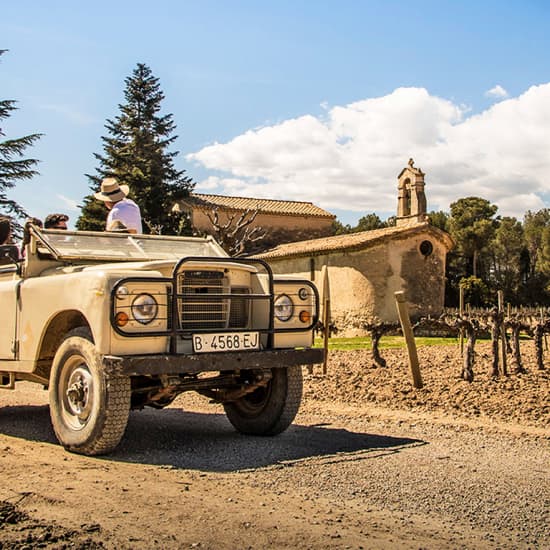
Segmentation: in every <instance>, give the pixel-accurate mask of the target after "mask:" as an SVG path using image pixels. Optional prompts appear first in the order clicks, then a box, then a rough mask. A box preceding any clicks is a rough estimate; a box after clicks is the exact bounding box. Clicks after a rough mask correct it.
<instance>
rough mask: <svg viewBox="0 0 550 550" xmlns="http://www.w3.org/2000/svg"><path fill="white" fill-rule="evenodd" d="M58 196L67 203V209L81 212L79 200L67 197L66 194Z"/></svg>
mask: <svg viewBox="0 0 550 550" xmlns="http://www.w3.org/2000/svg"><path fill="white" fill-rule="evenodd" d="M57 198H58V199H59V200H60V201H61V202H63V204H64V205H65V208H67V210H71V211H72V212H80V206H78V204H79V203H78V201H76V200H74V199H71V198H69V197H66V196H65V195H59V194H58V195H57Z"/></svg>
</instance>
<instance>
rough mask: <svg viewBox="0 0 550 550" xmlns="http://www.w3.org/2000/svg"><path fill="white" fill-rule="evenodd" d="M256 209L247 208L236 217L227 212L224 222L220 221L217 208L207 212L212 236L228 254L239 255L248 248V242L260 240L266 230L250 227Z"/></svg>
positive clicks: (256, 212)
mask: <svg viewBox="0 0 550 550" xmlns="http://www.w3.org/2000/svg"><path fill="white" fill-rule="evenodd" d="M257 215H258V210H257V209H256V210H250V209H247V210H245V211H244V212H242V213H241V215H240V216H238V217H237V213H235V214H227V220H226V222H225V223H222V222H221V221H220V216H219V212H218V209H217V208H214V210H212V213H207V216H208V219H209V220H210V223H211V224H212V236H213V237H214V238H215V239H216V240H217V241H218V243H219V244H220V245H221V247H222V248H223V249H224V250H225V251H226V252H227V253H228V254H229V255H230V256H241V255H242V254H244V253H245V252H247V251H248V249H249V248H250V244H251V243H254V242H257V241H260V240H262V239H263V238H264V237H265V236H266V234H267V231H266V230H264V229H263V228H262V227H260V226H256V227H252V223H253V222H254V220H255V219H256V216H257Z"/></svg>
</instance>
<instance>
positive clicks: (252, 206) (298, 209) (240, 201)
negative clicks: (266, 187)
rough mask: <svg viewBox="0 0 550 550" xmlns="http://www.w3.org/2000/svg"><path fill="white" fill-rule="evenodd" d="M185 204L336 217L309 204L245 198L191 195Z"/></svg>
mask: <svg viewBox="0 0 550 550" xmlns="http://www.w3.org/2000/svg"><path fill="white" fill-rule="evenodd" d="M185 203H186V204H189V205H193V206H194V207H195V208H201V209H208V210H212V209H213V208H216V207H218V208H225V209H227V210H239V211H241V210H243V211H244V210H258V211H259V212H261V213H265V214H279V215H281V216H315V217H319V218H331V219H334V218H336V216H335V215H334V214H331V213H330V212H327V211H326V210H323V209H322V208H319V207H318V206H315V205H314V204H313V203H311V202H299V201H278V200H274V199H253V198H247V197H226V196H222V195H206V194H202V193H191V195H190V197H189V199H187V200H186V201H185Z"/></svg>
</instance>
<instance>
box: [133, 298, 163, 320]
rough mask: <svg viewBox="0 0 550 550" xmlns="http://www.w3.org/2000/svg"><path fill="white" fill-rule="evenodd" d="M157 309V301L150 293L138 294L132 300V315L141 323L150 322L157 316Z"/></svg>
mask: <svg viewBox="0 0 550 550" xmlns="http://www.w3.org/2000/svg"><path fill="white" fill-rule="evenodd" d="M158 309H159V307H158V304H157V301H156V300H155V299H154V298H153V297H152V296H151V295H150V294H140V295H139V296H137V297H136V299H135V300H134V301H133V302H132V315H133V317H134V319H135V320H136V321H137V322H138V323H141V324H142V325H147V324H148V323H150V322H151V321H152V320H153V319H154V318H155V317H156V316H157V312H158Z"/></svg>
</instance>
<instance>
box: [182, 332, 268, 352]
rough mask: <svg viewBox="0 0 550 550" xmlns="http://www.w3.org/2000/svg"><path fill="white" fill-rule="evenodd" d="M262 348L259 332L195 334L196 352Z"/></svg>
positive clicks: (194, 344)
mask: <svg viewBox="0 0 550 550" xmlns="http://www.w3.org/2000/svg"><path fill="white" fill-rule="evenodd" d="M254 349H260V334H259V333H258V332H217V333H215V334H193V350H194V351H195V353H212V352H216V351H244V350H254Z"/></svg>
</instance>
